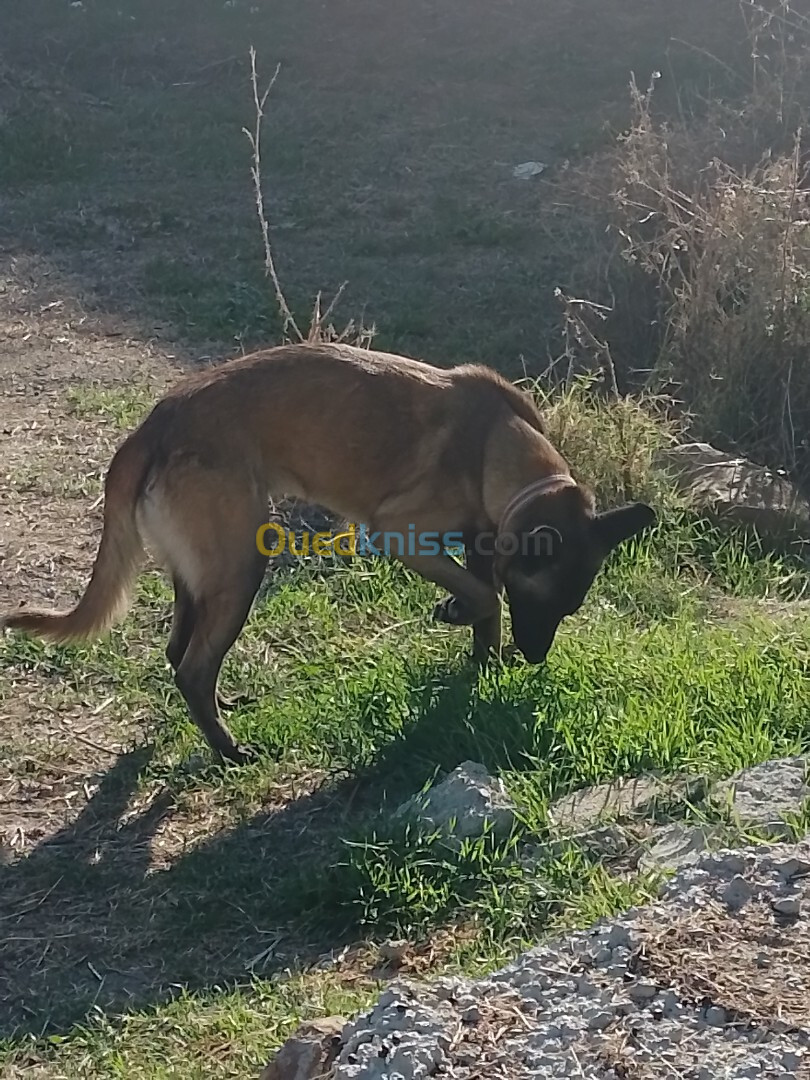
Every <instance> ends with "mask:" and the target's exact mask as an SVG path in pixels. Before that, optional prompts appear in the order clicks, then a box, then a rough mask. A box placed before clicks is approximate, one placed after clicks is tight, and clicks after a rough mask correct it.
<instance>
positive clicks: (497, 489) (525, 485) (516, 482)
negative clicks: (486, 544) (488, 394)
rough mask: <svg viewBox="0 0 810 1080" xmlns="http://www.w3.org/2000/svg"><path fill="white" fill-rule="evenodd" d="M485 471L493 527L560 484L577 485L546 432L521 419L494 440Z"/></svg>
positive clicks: (488, 510)
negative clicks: (544, 433)
mask: <svg viewBox="0 0 810 1080" xmlns="http://www.w3.org/2000/svg"><path fill="white" fill-rule="evenodd" d="M487 458H488V460H487V466H488V467H487V469H486V471H485V475H484V505H485V507H486V514H487V517H488V519H489V521H490V523H491V524H490V526H489V527H495V528H502V527H503V525H504V523H505V521H506V518H507V516H509V517H512V518H514V514H515V511H516V510H517V509H519V508H520V507H521V506H525V505H526V503H528V502H530V501H531V500H533V499H535V498H541V497H542V496H543V495H544V494H546V493H550V492H551V491H552V490H553V489H554V488H555V487H557V486H559V485H564V486H569V485H574V483H575V481H574V480H573V479H572V478H571V475H570V472H569V469H568V464H567V463H566V461H565V459H564V458H563V457H562V455H561V454H560V453H559V451H558V450H557V449H556V448H555V447H554V446H552V444H551V443H550V442H549V440H548V439H547V438H546V436H545V435H543V434H542V432H539V431H537V429H536V428H532V427H530V426H529V425H528V424H526V423H523V422H522V421H518V422H517V423H514V424H512V425H510V426H509V428H507V430H506V431H503V432H499V433H498V435H497V436H496V438H495V439H494V440H493V442H492V443H491V444H490V447H489V453H488V455H487Z"/></svg>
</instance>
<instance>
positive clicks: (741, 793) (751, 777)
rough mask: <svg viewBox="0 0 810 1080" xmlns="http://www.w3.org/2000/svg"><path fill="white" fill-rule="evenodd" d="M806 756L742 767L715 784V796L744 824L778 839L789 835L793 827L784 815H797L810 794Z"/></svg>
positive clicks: (713, 796)
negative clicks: (786, 822)
mask: <svg viewBox="0 0 810 1080" xmlns="http://www.w3.org/2000/svg"><path fill="white" fill-rule="evenodd" d="M807 760H808V759H807V758H804V757H790V758H778V759H776V760H775V761H765V762H763V763H762V764H761V765H752V766H751V767H750V768H748V769H740V770H739V771H738V772H736V773H734V775H733V776H730V777H729V778H728V779H727V780H723V781H721V782H720V783H719V784H718V785H717V786H716V788H715V789H714V792H713V794H712V799H713V801H714V802H715V803H716V804H717V805H718V806H721V807H726V806H728V807H729V808H730V809H731V812H732V813H733V814H734V816H735V817H736V818H737V819H738V820H739V821H740V822H741V823H742V824H744V825H749V826H754V827H756V828H758V829H760V830H762V831H763V832H765V833H766V834H767V835H768V836H772V837H774V838H775V839H789V838H790V836H791V835H792V830H791V828H790V827H789V826H788V825H786V824H785V819H786V818H790V817H792V816H795V815H798V814H799V813H800V812H801V811H802V809H803V806H804V803H805V801H806V800H807V798H808V797H809V796H810V787H808V785H807V780H806V776H807Z"/></svg>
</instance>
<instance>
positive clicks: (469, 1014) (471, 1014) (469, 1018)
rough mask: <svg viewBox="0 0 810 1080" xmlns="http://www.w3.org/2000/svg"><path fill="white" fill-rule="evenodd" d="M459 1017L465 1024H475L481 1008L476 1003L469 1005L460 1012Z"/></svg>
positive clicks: (479, 1016)
mask: <svg viewBox="0 0 810 1080" xmlns="http://www.w3.org/2000/svg"><path fill="white" fill-rule="evenodd" d="M461 1019H462V1020H463V1021H464V1023H465V1024H477V1023H478V1021H479V1020H480V1019H481V1010H480V1009H479V1008H478V1006H477V1005H470V1007H469V1008H467V1009H465V1010H464V1012H463V1013H462V1014H461Z"/></svg>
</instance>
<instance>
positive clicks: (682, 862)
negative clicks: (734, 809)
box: [638, 822, 719, 873]
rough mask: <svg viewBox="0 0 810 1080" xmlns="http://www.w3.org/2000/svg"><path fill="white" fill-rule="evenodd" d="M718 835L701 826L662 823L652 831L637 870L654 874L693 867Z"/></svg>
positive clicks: (714, 831) (716, 832) (715, 831)
mask: <svg viewBox="0 0 810 1080" xmlns="http://www.w3.org/2000/svg"><path fill="white" fill-rule="evenodd" d="M718 837H719V832H718V831H717V830H712V829H711V828H708V827H707V826H703V825H681V824H680V823H678V822H675V823H674V824H672V825H664V826H663V827H662V828H660V829H657V830H656V831H655V833H654V834H653V838H652V842H651V844H650V847H649V848H648V849H647V851H645V852H644V854H643V855H642V856H641V858H640V859H639V863H638V866H639V870H641V871H642V872H643V873H653V872H655V871H656V870H679V869H680V868H681V867H683V866H693V865H694V864H695V863H697V861H698V860H699V858H700V856H701V854H702V852H704V851H706V850H707V849H708V847H709V845H710V844H711V843H712V841H716V840H717V839H718Z"/></svg>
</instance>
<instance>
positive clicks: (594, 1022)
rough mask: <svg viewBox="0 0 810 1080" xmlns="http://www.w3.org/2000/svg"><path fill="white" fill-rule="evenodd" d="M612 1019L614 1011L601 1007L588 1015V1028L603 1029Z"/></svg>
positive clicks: (593, 1029) (592, 1029) (591, 1029)
mask: <svg viewBox="0 0 810 1080" xmlns="http://www.w3.org/2000/svg"><path fill="white" fill-rule="evenodd" d="M614 1019H615V1015H614V1013H612V1012H608V1010H607V1009H601V1010H600V1011H599V1012H595V1013H592V1014H591V1016H589V1017H588V1029H589V1030H590V1031H604V1030H605V1028H606V1027H608V1026H609V1025H610V1024H611V1023H612V1022H613V1020H614Z"/></svg>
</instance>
